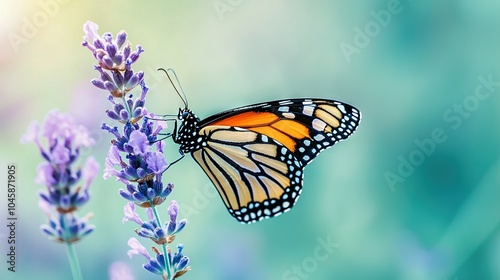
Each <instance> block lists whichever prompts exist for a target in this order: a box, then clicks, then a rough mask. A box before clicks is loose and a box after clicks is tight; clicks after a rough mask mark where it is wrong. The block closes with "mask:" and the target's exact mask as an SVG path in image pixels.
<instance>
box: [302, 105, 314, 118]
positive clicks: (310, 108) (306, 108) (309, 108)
mask: <svg viewBox="0 0 500 280" xmlns="http://www.w3.org/2000/svg"><path fill="white" fill-rule="evenodd" d="M302 113H303V114H304V115H306V116H312V115H313V113H314V107H313V106H304V108H303V109H302Z"/></svg>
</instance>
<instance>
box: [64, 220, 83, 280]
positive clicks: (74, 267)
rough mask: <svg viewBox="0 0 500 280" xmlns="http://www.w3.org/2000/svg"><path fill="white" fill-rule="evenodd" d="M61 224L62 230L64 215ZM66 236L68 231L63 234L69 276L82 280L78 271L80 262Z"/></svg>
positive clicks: (74, 279)
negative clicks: (69, 268) (69, 271)
mask: <svg viewBox="0 0 500 280" xmlns="http://www.w3.org/2000/svg"><path fill="white" fill-rule="evenodd" d="M61 223H62V225H61V227H62V228H67V226H66V225H65V223H66V215H64V214H63V217H62V219H61ZM68 235H69V233H68V230H66V231H65V233H64V239H65V241H66V248H67V249H68V259H69V265H70V267H71V274H72V275H73V280H83V277H82V270H81V269H80V262H79V261H78V257H77V255H76V250H75V247H74V246H73V244H72V243H70V242H69V240H68V239H69V238H68Z"/></svg>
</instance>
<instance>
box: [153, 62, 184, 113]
mask: <svg viewBox="0 0 500 280" xmlns="http://www.w3.org/2000/svg"><path fill="white" fill-rule="evenodd" d="M158 71H163V72H165V74H166V75H167V78H168V80H169V81H170V83H171V84H172V86H173V87H174V89H175V92H177V95H179V97H180V98H181V100H182V103H184V107H185V109H187V108H189V106H188V102H187V98H186V94H185V93H184V90H183V89H182V86H181V83H180V82H179V78H177V74H175V71H174V69H172V68H168V69H167V70H165V69H164V68H158ZM168 71H171V72H172V73H173V74H174V77H175V80H176V81H177V84H178V85H179V88H180V89H181V92H182V95H181V94H180V93H179V91H178V90H177V87H176V86H175V84H174V82H173V81H172V78H170V75H169V74H168Z"/></svg>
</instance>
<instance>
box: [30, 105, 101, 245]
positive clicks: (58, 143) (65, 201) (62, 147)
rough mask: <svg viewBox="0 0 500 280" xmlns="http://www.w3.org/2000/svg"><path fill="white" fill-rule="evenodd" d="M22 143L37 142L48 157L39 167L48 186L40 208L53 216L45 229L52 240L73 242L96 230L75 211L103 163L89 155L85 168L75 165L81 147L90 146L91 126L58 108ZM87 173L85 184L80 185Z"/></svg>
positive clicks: (39, 175)
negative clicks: (86, 126)
mask: <svg viewBox="0 0 500 280" xmlns="http://www.w3.org/2000/svg"><path fill="white" fill-rule="evenodd" d="M21 142H23V143H29V142H34V143H35V144H36V145H37V147H38V149H39V151H40V154H41V156H42V158H43V159H44V160H45V161H44V162H42V163H40V164H39V165H38V167H37V169H36V170H37V176H36V178H35V181H36V182H37V183H38V184H41V185H44V186H45V187H46V189H45V190H44V191H40V192H39V194H38V195H39V197H40V202H39V206H40V208H41V209H42V210H43V211H44V212H45V214H46V215H47V216H48V217H49V224H48V225H43V226H42V228H41V229H42V232H43V233H44V234H45V235H47V237H49V238H50V239H52V240H55V241H58V242H66V243H72V242H75V241H77V240H79V239H81V238H82V237H83V236H86V235H87V234H89V233H90V232H92V231H93V228H94V227H93V226H92V225H89V224H88V219H80V218H78V217H77V215H76V213H75V211H76V210H77V209H78V208H80V207H81V206H82V205H84V204H85V203H87V201H88V200H89V198H90V195H89V186H90V184H91V182H92V180H93V179H94V178H95V176H96V175H97V171H98V168H99V165H98V164H97V162H96V161H95V159H94V158H93V157H89V158H88V159H87V161H86V163H85V166H84V167H83V168H82V169H79V168H74V167H73V164H74V163H75V162H76V161H77V159H78V157H79V154H80V148H81V147H82V146H90V145H92V144H93V142H94V141H93V139H91V138H90V136H89V133H88V131H87V129H86V128H85V127H83V126H80V125H78V124H76V122H75V121H74V119H73V118H72V117H71V116H70V115H68V114H62V113H59V112H58V111H57V110H54V111H51V112H49V113H48V114H47V117H46V118H45V120H44V123H43V124H42V126H41V129H40V126H39V125H38V123H37V122H32V123H31V124H30V126H29V127H28V131H27V133H26V134H25V135H24V136H23V137H22V138H21ZM82 174H83V181H84V186H83V188H82V187H77V186H76V184H77V183H78V182H79V181H80V179H81V178H82Z"/></svg>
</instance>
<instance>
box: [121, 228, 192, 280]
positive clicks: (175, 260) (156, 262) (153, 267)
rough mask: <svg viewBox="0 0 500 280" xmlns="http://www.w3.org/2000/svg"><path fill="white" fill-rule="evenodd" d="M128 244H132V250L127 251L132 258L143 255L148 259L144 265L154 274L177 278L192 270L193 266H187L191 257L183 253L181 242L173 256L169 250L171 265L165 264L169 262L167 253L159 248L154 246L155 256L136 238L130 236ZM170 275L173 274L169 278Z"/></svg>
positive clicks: (166, 277)
mask: <svg viewBox="0 0 500 280" xmlns="http://www.w3.org/2000/svg"><path fill="white" fill-rule="evenodd" d="M128 245H129V246H130V248H131V249H130V250H129V251H128V252H127V254H128V255H129V257H131V258H132V256H133V255H142V256H144V257H145V258H146V260H147V261H148V262H147V263H145V264H143V265H142V267H143V268H144V269H146V270H147V271H149V272H152V273H154V274H158V275H162V277H163V279H177V278H178V277H180V276H182V275H183V274H184V273H186V272H188V271H189V270H191V267H189V266H187V265H188V264H189V258H188V257H186V256H184V255H183V254H182V249H183V248H184V246H183V245H181V244H179V245H178V246H177V253H175V254H174V255H173V256H172V252H171V251H170V250H169V251H168V253H167V259H168V260H169V261H168V263H170V266H165V264H166V263H167V262H166V260H165V255H164V254H163V253H160V251H158V249H156V248H155V247H152V249H153V251H154V252H155V254H156V256H155V257H154V258H153V257H151V256H150V255H149V253H148V251H147V250H146V248H144V246H142V245H141V243H140V242H139V241H138V240H137V239H135V238H133V237H132V238H130V239H129V241H128ZM168 275H172V276H171V278H168Z"/></svg>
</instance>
